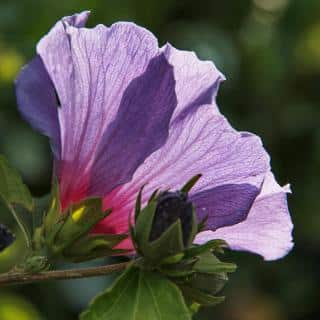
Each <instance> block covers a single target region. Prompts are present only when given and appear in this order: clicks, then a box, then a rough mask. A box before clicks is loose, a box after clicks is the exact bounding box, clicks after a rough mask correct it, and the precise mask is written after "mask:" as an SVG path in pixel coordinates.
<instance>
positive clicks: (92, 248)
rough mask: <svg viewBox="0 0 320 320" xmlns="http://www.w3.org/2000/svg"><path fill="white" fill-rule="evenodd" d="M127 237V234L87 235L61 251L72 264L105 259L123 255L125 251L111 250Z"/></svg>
mask: <svg viewBox="0 0 320 320" xmlns="http://www.w3.org/2000/svg"><path fill="white" fill-rule="evenodd" d="M127 237H128V235H127V234H98V235H87V236H85V237H82V238H80V239H79V240H77V241H76V242H75V243H74V244H73V245H71V246H69V247H68V248H66V249H65V250H64V251H63V256H64V257H65V258H66V259H67V260H70V261H72V262H80V261H86V260H91V259H97V258H101V257H105V256H108V255H111V254H125V253H128V251H127V250H117V249H113V247H115V246H116V245H117V244H119V243H120V242H121V241H123V240H124V239H126V238H127Z"/></svg>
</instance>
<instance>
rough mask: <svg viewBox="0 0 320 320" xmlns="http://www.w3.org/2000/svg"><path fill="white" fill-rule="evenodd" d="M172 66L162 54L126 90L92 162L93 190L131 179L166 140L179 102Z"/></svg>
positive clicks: (103, 189) (107, 187) (91, 190)
mask: <svg viewBox="0 0 320 320" xmlns="http://www.w3.org/2000/svg"><path fill="white" fill-rule="evenodd" d="M174 88H175V81H174V78H173V71H172V67H171V66H170V65H169V64H168V62H167V60H166V58H165V57H164V56H163V55H160V56H158V57H156V58H154V59H153V60H152V61H151V62H150V64H149V66H148V68H147V70H146V72H145V73H144V74H143V75H142V76H140V77H138V78H136V79H135V80H133V81H132V82H131V83H130V85H129V86H128V88H127V90H126V91H125V93H124V95H123V98H122V101H121V104H120V107H119V111H118V113H117V116H116V118H115V120H114V121H113V122H112V123H111V124H110V125H109V127H108V128H107V130H106V132H105V134H104V136H103V138H102V140H101V144H100V146H99V149H98V151H97V154H96V161H95V162H94V163H93V165H92V172H93V174H92V177H91V185H90V191H89V193H90V194H97V193H101V194H102V195H105V194H107V193H108V192H110V191H111V190H112V189H113V188H114V186H117V185H120V184H123V183H125V182H128V181H129V177H132V175H133V173H134V172H135V170H136V169H137V167H138V166H139V165H140V164H141V163H142V162H143V161H144V160H145V158H146V157H147V156H149V155H150V154H151V153H152V152H153V151H155V150H157V149H159V147H161V146H162V145H163V144H164V143H165V141H166V140H167V137H168V133H169V123H170V120H171V116H172V113H173V111H174V108H175V107H176V105H177V99H176V95H175V90H174Z"/></svg>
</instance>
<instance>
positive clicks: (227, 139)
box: [106, 105, 270, 228]
mask: <svg viewBox="0 0 320 320" xmlns="http://www.w3.org/2000/svg"><path fill="white" fill-rule="evenodd" d="M269 168H270V167H269V157H268V155H267V153H266V151H265V150H264V148H263V146H262V144H261V141H260V139H259V138H258V137H256V136H254V135H252V134H250V135H248V134H243V133H239V132H237V131H235V130H234V129H233V128H232V127H231V126H230V125H229V123H228V122H227V121H226V119H225V118H224V117H223V116H222V115H220V114H216V113H214V112H213V109H212V106H211V105H209V106H202V107H201V108H198V109H197V110H196V111H195V112H194V113H189V114H188V115H187V116H186V117H185V118H183V119H181V121H175V122H173V123H172V124H171V127H170V131H169V137H168V140H167V142H166V143H165V145H164V146H163V147H162V148H160V149H159V150H157V151H155V152H154V153H152V154H151V155H150V156H149V157H148V158H147V159H146V160H145V161H144V163H143V164H141V165H140V167H139V168H138V169H137V171H136V172H135V174H134V176H133V179H132V180H131V181H130V182H129V183H127V184H125V185H123V186H121V187H119V188H118V190H117V191H116V192H114V193H113V194H112V197H111V196H110V197H106V202H108V203H109V204H110V205H111V206H112V207H121V210H123V211H130V210H131V209H132V208H133V204H134V201H135V197H136V195H137V192H138V191H139V189H140V188H141V187H142V186H143V185H145V187H144V191H143V197H144V199H143V200H144V201H146V200H147V199H148V197H149V196H150V195H151V193H152V192H153V191H154V190H156V189H159V188H160V189H162V190H167V189H171V190H176V189H180V188H181V187H182V186H183V185H184V184H185V183H186V181H188V180H189V179H190V178H191V177H193V176H195V175H196V174H199V173H201V174H203V177H202V178H201V179H200V180H199V181H198V183H197V184H196V185H195V186H194V188H193V189H192V191H191V194H190V196H191V197H192V196H193V195H194V196H195V197H197V196H196V195H198V198H199V203H200V205H201V201H202V202H203V203H204V200H205V201H206V203H207V204H208V208H207V210H206V212H209V213H210V214H213V211H214V210H215V205H216V204H214V203H213V201H211V200H210V199H208V198H207V197H206V198H205V196H206V195H210V196H212V197H213V198H215V199H217V200H219V201H220V203H219V204H218V205H217V207H216V209H217V208H218V209H219V216H232V215H234V216H235V218H234V219H235V220H237V221H238V220H239V219H240V220H242V219H243V218H245V216H246V214H247V209H248V208H249V207H250V205H251V204H252V201H253V200H254V198H255V196H256V194H257V189H260V187H261V184H262V182H263V179H264V175H265V173H266V172H268V171H269ZM225 185H233V187H230V186H229V187H226V186H225ZM248 185H250V187H249V186H248ZM244 187H245V188H244ZM215 188H217V189H215ZM226 188H229V191H231V189H233V194H232V195H233V196H234V201H235V203H234V204H232V201H233V199H231V198H230V199H229V202H228V203H226V205H225V206H223V205H222V200H223V199H225V198H226V196H227V195H226V193H225V189H226ZM212 190H215V191H219V190H220V191H221V194H218V192H217V193H215V192H214V193H213V194H212V193H211V192H212ZM210 193H211V194H210ZM200 200H201V201H200ZM236 201H237V202H238V203H236ZM237 204H239V205H241V208H238V207H237ZM233 221H234V220H233V218H230V219H229V222H233ZM220 223H222V222H220ZM223 224H224V223H223ZM213 227H214V228H215V227H216V226H214V224H213Z"/></svg>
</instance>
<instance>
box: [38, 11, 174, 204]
mask: <svg viewBox="0 0 320 320" xmlns="http://www.w3.org/2000/svg"><path fill="white" fill-rule="evenodd" d="M87 17H88V13H87V12H84V13H82V14H80V15H74V16H72V17H66V18H63V19H62V20H61V21H59V22H58V23H57V24H56V25H55V26H54V27H53V29H52V30H51V31H50V32H49V33H48V34H47V35H46V36H45V37H43V39H42V40H41V41H40V42H39V44H38V46H37V52H38V54H39V56H40V57H41V59H42V61H43V63H44V66H45V69H46V70H47V73H48V75H49V77H50V79H51V81H52V83H53V86H54V88H55V90H56V93H57V96H58V97H59V101H60V103H61V107H60V108H59V110H58V119H59V125H60V140H61V148H60V154H59V155H56V157H55V158H56V159H55V160H56V161H55V168H56V174H57V175H58V177H59V181H60V189H61V194H62V203H63V206H64V207H65V206H67V205H68V204H69V203H70V202H77V201H79V200H81V199H82V198H83V197H86V196H103V195H105V193H107V192H109V191H111V190H112V189H113V188H115V187H116V186H117V185H119V184H121V183H124V182H126V181H128V180H130V178H131V176H132V174H133V173H134V171H135V169H136V168H137V167H138V166H139V164H141V163H142V162H143V161H144V160H145V158H146V157H147V156H148V155H149V154H151V153H152V152H153V151H155V150H156V149H158V148H159V147H160V146H161V145H162V144H164V143H165V140H166V138H167V136H168V128H169V123H170V120H171V117H172V114H173V111H174V109H175V107H176V105H177V98H176V94H175V80H174V72H173V68H172V66H171V65H170V64H169V63H168V61H167V59H166V57H165V55H164V53H161V51H160V49H159V47H158V43H157V40H156V38H155V37H154V36H153V35H152V34H151V33H150V32H149V31H147V30H146V29H144V28H141V27H138V26H136V25H135V24H133V23H116V24H114V25H112V26H111V27H110V28H107V27H105V26H103V25H98V26H97V27H95V28H93V29H88V28H84V27H83V26H84V25H85V22H86V20H87ZM32 98H33V100H35V99H37V97H36V96H33V97H32ZM32 102H33V101H32ZM47 117H48V118H51V115H49V114H47ZM46 120H47V121H49V119H46ZM50 121H51V120H50Z"/></svg>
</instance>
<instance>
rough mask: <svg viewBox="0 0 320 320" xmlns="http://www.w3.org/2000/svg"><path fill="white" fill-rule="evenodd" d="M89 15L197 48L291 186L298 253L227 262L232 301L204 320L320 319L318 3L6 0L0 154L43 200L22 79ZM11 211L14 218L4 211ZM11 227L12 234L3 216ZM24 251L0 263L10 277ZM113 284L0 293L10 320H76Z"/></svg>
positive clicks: (0, 58) (45, 187) (38, 151)
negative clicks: (43, 46) (17, 81)
mask: <svg viewBox="0 0 320 320" xmlns="http://www.w3.org/2000/svg"><path fill="white" fill-rule="evenodd" d="M83 9H91V10H92V16H91V18H90V21H89V26H94V25H95V24H97V23H104V24H107V25H108V24H111V23H112V22H115V21H119V20H129V21H134V22H136V23H138V24H140V25H142V26H145V27H147V28H148V29H150V30H151V31H152V32H153V33H154V34H155V35H156V36H157V37H158V38H159V41H160V44H161V45H162V44H164V43H165V42H167V41H169V42H170V43H171V44H173V45H174V46H175V47H177V48H180V49H187V50H194V51H196V52H197V54H198V55H199V57H201V58H202V59H209V60H213V61H214V62H215V63H216V64H217V66H218V67H219V68H220V70H222V71H223V73H224V74H225V75H226V77H227V79H228V80H227V81H226V82H225V83H224V84H223V85H222V87H221V90H220V94H219V98H218V103H219V106H220V109H221V111H222V112H223V113H224V114H225V115H227V117H228V119H229V120H230V122H231V123H232V125H233V126H234V127H235V128H237V129H239V130H246V131H252V132H255V133H257V134H258V135H260V136H261V137H262V139H263V141H264V144H265V147H266V148H267V150H268V151H269V152H270V154H271V156H272V165H273V169H274V172H275V174H276V176H277V178H278V180H279V182H280V183H281V184H285V183H287V182H290V183H291V185H292V189H293V195H292V196H290V198H289V205H290V210H291V213H292V217H293V220H294V224H295V232H294V238H295V243H296V245H295V248H294V250H293V251H292V253H291V254H290V255H289V256H288V257H286V258H285V259H283V260H280V261H277V262H264V261H262V259H261V258H260V257H257V256H253V255H251V254H247V253H227V255H226V257H225V259H226V260H231V261H235V262H236V263H237V264H238V265H239V270H238V271H237V272H236V273H235V274H233V275H232V276H231V281H230V282H229V284H228V286H227V288H226V289H225V290H224V294H225V295H226V296H227V301H226V302H225V303H224V304H222V305H220V306H218V307H216V308H213V309H210V308H207V309H203V310H202V311H201V312H200V314H199V315H198V316H197V319H202V320H206V319H208V320H209V319H210V320H211V319H221V320H223V319H225V320H286V319H290V320H317V319H319V316H320V311H319V308H320V307H319V301H320V294H319V293H320V289H319V285H320V273H319V269H320V268H319V262H320V249H319V247H320V232H319V230H320V199H319V196H320V194H319V177H320V125H319V121H320V82H319V81H320V1H319V0H291V1H290V0H233V1H231V0H227V1H221V0H219V1H218V0H207V1H205V0H197V1H194V0H190V1H178V0H162V1H150V0H117V1H111V0H109V1H108V0H92V1H76V0H67V1H56V0H44V1H40V0H11V1H6V0H0V153H2V154H5V156H6V157H7V158H8V159H9V161H10V162H11V163H12V164H13V165H14V166H15V167H17V168H18V169H19V171H20V172H21V173H22V174H23V177H24V180H25V182H26V183H27V184H28V185H29V186H30V188H31V189H32V191H33V194H34V195H36V196H41V195H44V194H46V193H48V192H49V188H50V177H51V166H52V163H51V156H50V149H49V146H48V143H47V140H46V139H45V138H44V137H42V136H40V135H38V134H37V133H35V132H34V131H33V130H32V129H31V128H30V127H29V126H28V125H27V124H26V123H24V122H23V121H22V119H21V118H20V116H19V114H18V112H17V109H16V101H15V94H14V87H13V81H14V78H15V76H16V74H17V72H18V70H19V69H20V67H21V66H22V65H23V64H24V63H26V62H27V61H28V60H29V59H30V58H31V57H32V56H33V55H34V53H35V46H36V43H37V41H38V40H39V39H40V37H41V36H43V35H44V34H45V33H46V32H47V31H48V30H49V28H50V27H51V26H52V25H53V24H54V23H55V22H56V21H57V20H58V19H59V18H60V17H62V16H65V15H69V14H72V13H74V12H79V11H82V10H83ZM2 212H4V211H2ZM0 221H1V222H6V223H8V224H9V225H10V224H11V225H13V221H12V220H11V218H10V217H9V216H7V215H5V213H1V216H0ZM22 250H23V245H22V241H21V240H19V241H17V243H16V244H15V245H14V246H13V247H12V248H10V250H7V251H5V252H4V253H3V254H1V255H0V270H2V271H4V270H6V269H7V268H8V267H9V265H10V264H12V263H13V262H14V261H16V260H17V259H18V258H19V256H21V252H22ZM109 282H110V278H108V279H91V280H90V279H89V280H77V281H70V282H67V281H65V282H60V283H57V282H53V283H51V282H50V283H45V284H40V285H28V286H24V287H15V288H9V289H5V290H4V289H0V319H1V320H29V319H30V320H31V319H32V320H38V319H48V320H56V319H60V320H72V319H77V314H78V313H79V311H80V310H82V309H83V308H84V307H85V306H86V304H87V303H88V301H89V300H90V299H91V298H92V297H93V296H94V295H95V293H96V292H98V291H99V290H102V289H103V288H104V287H105V286H106V284H107V283H109Z"/></svg>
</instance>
